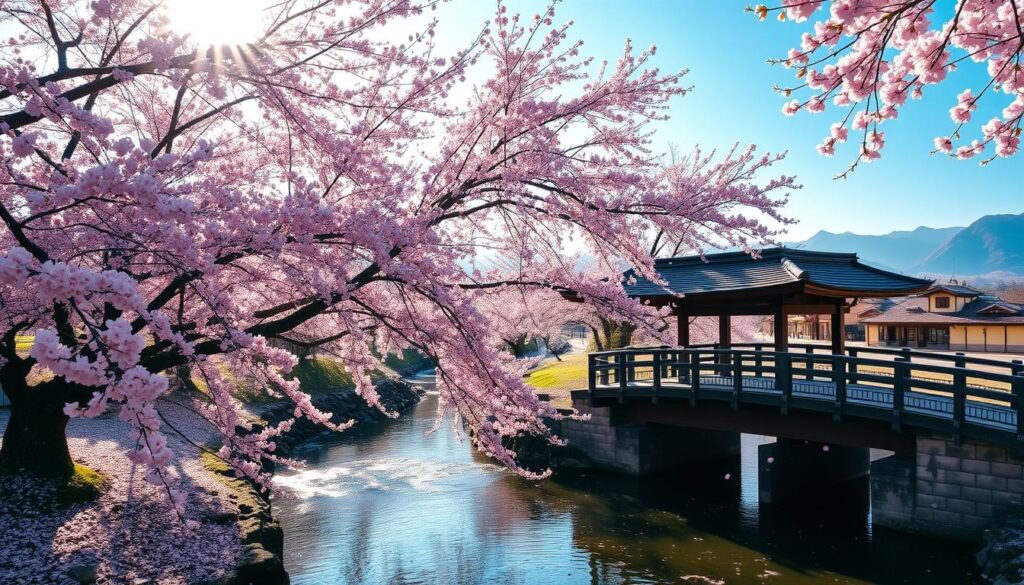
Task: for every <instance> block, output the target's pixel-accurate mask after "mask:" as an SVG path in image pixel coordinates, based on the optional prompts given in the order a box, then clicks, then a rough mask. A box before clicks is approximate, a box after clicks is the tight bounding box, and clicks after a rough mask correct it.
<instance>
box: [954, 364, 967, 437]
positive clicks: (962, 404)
mask: <svg viewBox="0 0 1024 585" xmlns="http://www.w3.org/2000/svg"><path fill="white" fill-rule="evenodd" d="M953 363H954V365H955V366H956V369H957V372H956V373H955V374H953V442H954V443H956V444H957V445H959V444H960V439H961V438H962V436H963V430H964V429H963V426H964V418H965V417H966V410H967V371H966V368H967V356H966V355H965V354H964V353H963V352H957V354H956V358H955V359H954V360H953Z"/></svg>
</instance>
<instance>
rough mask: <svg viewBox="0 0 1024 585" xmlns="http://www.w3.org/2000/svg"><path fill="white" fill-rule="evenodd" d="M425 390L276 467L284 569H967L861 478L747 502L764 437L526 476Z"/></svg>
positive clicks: (417, 579)
mask: <svg viewBox="0 0 1024 585" xmlns="http://www.w3.org/2000/svg"><path fill="white" fill-rule="evenodd" d="M436 404H437V398H436V396H433V395H427V396H426V397H425V398H424V400H423V401H422V402H420V403H419V404H418V405H417V406H416V407H415V408H414V409H412V410H410V411H409V412H406V413H404V414H403V416H402V417H401V418H399V419H398V420H397V421H394V422H389V423H385V424H383V425H377V426H375V427H367V428H363V429H358V428H357V429H353V430H351V431H348V432H346V433H344V435H343V436H339V438H338V439H336V440H332V441H331V442H325V443H320V444H314V445H310V446H308V447H307V448H305V449H304V450H303V451H302V452H299V453H296V455H298V456H300V457H303V458H306V459H308V466H307V467H306V468H305V469H301V470H281V471H280V472H279V473H278V475H277V478H276V479H275V483H276V484H277V490H276V491H277V495H276V496H275V499H274V511H275V516H277V517H278V518H279V519H280V521H281V524H282V526H283V528H284V533H285V549H284V558H285V566H286V568H287V569H288V572H289V573H290V574H291V577H292V583H294V584H296V585H327V584H331V585H341V584H362V583H367V584H378V583H380V584H385V583H393V584H412V583H422V584H431V585H432V584H449V583H452V584H477V583H480V584H505V583H509V584H534V583H538V584H546V583H553V584H561V583H565V584H576V583H587V584H605V583H607V584H619V583H622V584H626V583H637V584H640V583H697V584H704V585H708V584H723V585H724V584H729V585H732V584H738V585H739V584H748V583H749V584H778V585H791V584H792V585H798V584H817V583H850V584H852V583H927V584H929V585H942V584H950V585H954V584H955V585H966V584H970V583H976V582H978V577H977V575H976V569H975V567H974V563H973V558H972V552H973V551H972V550H971V549H970V548H967V547H962V546H958V545H952V544H948V543H943V542H939V541H934V540H928V539H923V538H916V537H912V536H909V535H906V534H902V533H898V532H892V531H888V530H884V529H881V528H872V526H871V523H870V514H871V510H870V504H869V501H868V500H869V498H868V490H867V483H866V480H865V481H855V482H851V483H850V484H849V485H847V486H845V487H844V488H842V489H841V490H838V491H830V492H829V493H828V494H823V495H822V497H810V498H807V499H805V500H802V501H800V502H796V503H792V504H789V505H775V506H759V505H758V503H757V468H756V454H757V445H758V444H760V443H762V442H765V441H768V440H770V439H767V438H764V437H757V436H746V435H745V436H744V437H743V453H742V456H741V460H740V462H739V463H738V464H737V462H735V461H734V462H726V463H723V464H722V466H720V467H719V466H715V465H712V466H699V467H693V468H689V469H684V470H681V471H679V472H676V473H674V474H671V475H665V476H661V477H653V478H652V477H648V478H641V479H637V478H627V477H621V476H616V475H611V474H603V473H598V472H595V471H577V472H568V471H562V472H559V473H558V474H557V475H556V477H555V478H553V479H550V480H547V481H543V482H532V481H526V480H524V479H522V478H520V477H517V476H515V475H512V474H511V473H509V472H507V471H504V470H503V469H501V468H499V467H497V466H495V465H493V464H491V463H489V462H488V460H487V459H486V458H484V457H481V456H479V454H477V453H475V452H474V450H473V449H472V447H471V446H470V445H469V443H468V442H460V441H459V440H458V439H457V438H456V436H455V433H454V432H453V431H452V429H451V428H450V426H449V425H443V426H442V427H441V429H439V430H438V431H437V432H434V433H428V431H429V430H430V428H431V427H432V425H433V420H434V419H433V417H434V410H435V407H436ZM737 465H738V468H739V469H740V472H739V473H738V474H737V473H735V469H736V468H737ZM729 469H732V470H733V472H732V473H731V474H730V475H729V478H728V479H726V477H725V473H726V472H727V471H728V470H729ZM737 476H738V477H737Z"/></svg>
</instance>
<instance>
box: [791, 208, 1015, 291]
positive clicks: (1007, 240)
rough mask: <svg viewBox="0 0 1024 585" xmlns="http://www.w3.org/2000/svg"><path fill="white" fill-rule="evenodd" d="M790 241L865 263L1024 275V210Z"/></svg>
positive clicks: (919, 270)
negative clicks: (963, 221)
mask: <svg viewBox="0 0 1024 585" xmlns="http://www.w3.org/2000/svg"><path fill="white" fill-rule="evenodd" d="M786 245H787V246H790V247H795V248H806V249H809V250H818V251H822V252H855V253H857V254H858V256H859V257H860V259H861V260H862V261H863V262H865V263H866V264H870V265H872V266H876V267H878V268H883V269H886V270H892V271H896V272H903V273H906V274H923V275H930V276H939V277H942V276H950V277H952V276H956V277H963V276H985V275H993V274H999V275H1000V276H1020V277H1024V213H1021V214H1012V213H1007V214H993V215H985V216H982V217H980V218H978V219H977V220H975V221H974V222H972V223H971V224H970V225H968V226H966V227H945V228H933V227H929V226H918V227H916V228H914V229H912V230H897V231H893V232H889V233H887V234H879V235H868V234H856V233H853V232H850V231H845V232H841V233H834V232H830V231H828V230H819V231H818V232H816V233H815V234H814V235H812V236H811V237H809V238H807V239H806V240H803V241H801V242H791V243H787V244H786Z"/></svg>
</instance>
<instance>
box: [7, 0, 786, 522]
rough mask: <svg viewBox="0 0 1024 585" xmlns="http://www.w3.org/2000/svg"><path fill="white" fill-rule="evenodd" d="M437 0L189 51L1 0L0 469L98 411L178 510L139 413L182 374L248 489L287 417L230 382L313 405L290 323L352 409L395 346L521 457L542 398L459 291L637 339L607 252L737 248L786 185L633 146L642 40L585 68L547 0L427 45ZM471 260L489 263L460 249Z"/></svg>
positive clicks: (303, 20) (642, 127)
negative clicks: (297, 376)
mask: <svg viewBox="0 0 1024 585" xmlns="http://www.w3.org/2000/svg"><path fill="white" fill-rule="evenodd" d="M432 7H433V3H432V2H415V1H411V0H359V1H357V0H286V1H283V2H276V3H272V4H269V5H268V8H266V10H265V12H264V14H263V19H262V22H263V28H262V30H261V31H260V33H259V34H257V35H256V36H255V37H254V38H253V39H252V40H251V42H250V43H247V44H241V45H235V46H216V45H214V46H202V45H200V44H198V43H196V42H195V41H193V40H192V39H191V38H190V37H188V36H187V35H183V34H182V33H181V32H180V31H176V30H175V28H174V27H172V26H171V25H170V23H169V21H168V19H167V18H166V15H165V13H164V12H165V11H164V7H163V6H162V4H161V3H160V2H158V1H147V0H96V1H91V2H89V1H84V0H78V1H76V0H24V1H6V2H0V14H2V16H0V30H3V31H5V32H6V31H13V32H11V33H9V34H10V35H11V36H10V37H9V39H6V40H7V47H8V48H7V49H5V50H4V52H3V56H2V58H0V59H2V60H0V85H2V89H0V100H2V101H0V103H2V104H3V105H2V108H3V109H2V112H3V113H2V115H0V133H2V135H3V136H2V137H0V160H2V161H3V166H2V168H0V184H2V185H3V188H2V191H0V220H2V222H3V228H2V230H0V309H2V310H0V363H2V366H0V379H2V380H3V385H4V390H5V391H6V392H7V394H8V396H9V397H10V400H11V403H12V410H11V417H10V422H9V424H8V426H7V429H6V432H5V435H4V439H3V446H2V451H0V466H2V467H4V468H7V469H20V470H23V471H24V472H34V473H41V474H51V475H61V474H67V473H70V471H71V465H72V459H71V454H70V453H69V451H68V447H67V442H66V440H65V437H64V429H65V425H66V423H67V421H68V417H94V416H97V415H99V414H101V413H104V412H107V411H113V412H116V413H117V414H118V416H119V417H120V418H121V419H122V420H123V421H124V423H125V428H126V431H127V432H128V433H130V436H131V437H132V438H133V439H134V443H135V445H136V446H135V448H134V449H133V450H132V452H131V453H130V456H131V457H132V459H133V460H135V461H137V462H138V463H140V464H144V465H146V466H148V468H149V469H150V471H149V474H148V479H149V480H150V481H152V482H153V483H154V484H156V485H165V486H166V487H167V491H168V494H169V496H170V497H171V499H172V500H173V501H175V502H176V503H179V505H180V502H181V500H182V497H181V494H180V493H178V492H177V491H176V490H175V488H174V486H173V484H172V482H170V480H168V479H167V476H166V475H165V472H164V470H165V466H166V465H167V464H168V463H169V462H170V461H171V460H172V458H173V456H174V455H173V453H171V452H170V450H169V449H168V448H167V446H166V439H165V437H164V435H163V432H164V431H163V430H162V422H161V417H160V405H161V400H162V399H163V397H164V396H165V395H166V394H167V393H168V392H169V391H171V390H169V386H170V383H169V379H170V378H171V377H172V373H173V372H181V373H183V375H184V376H185V377H186V378H187V380H186V381H187V382H188V383H186V384H184V386H185V387H191V388H193V391H192V393H191V395H190V396H191V398H192V399H193V400H194V402H195V404H194V409H195V411H196V412H197V414H198V415H199V416H202V417H203V418H205V419H206V420H207V421H208V422H209V424H211V425H213V426H214V427H215V428H216V429H217V430H218V431H219V432H220V434H221V436H222V437H223V445H224V446H223V448H222V449H221V450H220V452H219V455H220V456H221V457H223V458H224V459H225V460H227V461H229V462H230V463H231V464H232V465H234V466H235V468H236V469H237V470H238V471H239V472H240V473H243V474H245V475H247V476H248V477H251V478H253V479H255V480H265V477H264V476H263V474H262V471H261V469H262V467H263V463H264V462H265V461H266V460H274V459H275V458H276V455H275V454H274V446H275V438H276V437H277V436H279V435H280V434H281V433H284V432H287V430H288V429H289V427H290V426H291V424H292V423H293V421H292V420H288V421H284V422H282V423H280V424H278V425H272V426H269V427H266V428H262V429H259V430H258V431H257V430H255V429H254V428H253V427H251V426H250V424H249V422H248V421H247V420H246V417H245V416H244V412H243V410H242V408H241V406H240V405H239V404H238V402H237V401H236V400H235V398H234V396H233V391H234V385H235V384H236V383H237V381H238V380H243V379H244V380H246V383H247V384H253V385H257V386H261V387H263V388H264V389H265V390H266V392H268V393H271V394H273V395H278V396H283V397H286V398H287V399H289V400H291V401H292V402H294V404H295V411H294V414H295V417H296V418H300V417H301V418H307V419H311V420H313V421H316V422H320V423H323V424H326V425H330V423H329V414H330V413H326V412H320V411H318V410H317V409H316V408H315V407H314V406H313V405H312V404H311V402H310V397H309V396H308V395H307V394H305V393H303V392H302V391H301V390H300V389H299V387H298V384H297V382H296V381H294V380H292V379H290V378H289V377H288V372H289V370H290V368H291V367H292V366H293V365H294V364H295V362H296V360H295V357H294V356H293V355H292V354H291V353H290V352H288V351H286V350H284V349H281V347H287V346H288V344H299V345H300V346H302V347H307V348H312V347H324V348H329V349H330V351H331V352H332V353H334V354H335V355H338V356H340V357H341V358H342V359H343V360H344V362H345V364H346V368H347V369H348V370H349V372H350V373H351V374H352V376H353V380H354V382H355V384H356V388H357V391H358V392H359V393H360V394H361V395H362V396H363V397H364V398H365V399H366V400H367V401H369V402H370V403H371V404H377V396H376V393H375V390H374V386H373V383H372V381H371V377H370V372H371V371H372V370H373V369H374V368H375V367H376V366H379V364H380V356H381V355H384V354H387V353H390V352H397V351H400V350H402V349H405V348H417V349H419V350H420V351H422V352H424V353H425V354H427V355H428V356H429V357H430V358H432V359H433V360H434V361H435V362H436V363H437V376H438V390H439V397H440V399H439V405H440V406H439V414H438V416H439V417H440V416H443V415H445V414H450V415H452V416H454V417H455V419H456V422H460V423H465V424H467V425H469V426H470V427H471V428H472V430H473V432H472V433H471V436H472V440H473V441H474V443H475V445H476V446H477V447H478V448H479V449H480V450H481V451H483V452H485V453H486V454H488V455H489V456H491V457H493V458H495V459H496V460H498V461H500V462H501V463H503V464H505V465H507V466H509V467H510V468H512V469H515V470H517V471H519V472H521V473H528V472H526V471H524V470H522V469H520V468H519V466H518V465H517V463H516V457H515V453H514V452H513V451H511V450H510V449H509V448H507V447H505V446H504V445H506V444H509V443H508V442H507V441H505V442H503V438H508V437H515V436H520V435H539V436H542V437H546V438H548V439H550V440H552V441H557V438H555V437H552V436H551V435H550V431H549V430H548V429H547V427H546V426H545V425H544V423H543V419H544V418H545V417H558V416H560V415H559V414H558V412H557V411H555V409H553V408H552V407H551V406H549V405H547V404H546V403H544V402H540V401H538V400H537V399H536V397H535V396H534V393H533V392H532V391H531V389H530V388H529V387H527V386H526V385H525V384H524V382H523V380H522V378H521V376H520V375H519V374H518V373H517V372H516V371H515V370H514V368H510V367H508V365H507V363H506V358H505V357H503V356H505V355H506V354H504V353H503V352H500V351H499V350H498V348H497V347H496V346H495V345H494V344H493V343H490V341H492V340H493V339H494V338H495V336H496V335H500V333H501V332H500V331H496V329H499V328H502V327H505V325H503V324H502V323H501V322H500V320H496V319H493V318H491V317H488V314H487V312H486V311H484V310H482V308H481V305H480V296H479V295H480V294H481V292H483V291H488V290H493V289H499V288H502V287H514V288H516V289H520V290H539V291H557V292H559V293H560V294H572V295H574V296H575V298H577V299H579V300H581V301H583V302H585V303H587V304H589V305H591V306H599V307H601V308H602V311H604V312H605V314H609V315H617V316H619V318H620V319H623V320H631V321H634V322H636V323H637V326H638V327H639V328H641V329H644V328H647V329H651V330H653V329H654V328H656V327H657V319H658V318H660V316H659V315H658V314H657V312H656V311H654V310H653V309H651V308H649V307H644V306H642V305H640V304H639V303H638V302H636V301H634V300H631V299H629V298H627V297H626V296H625V295H624V293H623V289H622V285H621V271H622V269H621V266H622V264H623V263H627V264H629V265H631V266H634V267H636V269H637V270H638V271H639V272H640V273H641V274H644V275H652V270H653V262H652V259H651V255H650V254H649V253H648V250H647V249H646V247H645V242H646V241H647V239H646V238H647V237H648V236H649V234H651V233H653V232H657V231H664V232H665V233H668V234H673V237H679V238H685V239H686V240H687V241H688V242H692V243H693V244H694V245H701V244H704V245H711V244H713V243H717V242H723V241H724V242H727V243H729V244H731V245H737V246H743V247H746V246H752V245H756V244H757V243H759V242H762V241H765V240H769V239H771V238H772V237H773V236H774V235H775V232H774V231H773V229H772V228H770V227H768V224H769V223H771V224H774V225H779V222H783V221H784V219H783V218H782V217H781V216H780V215H779V212H780V206H781V205H782V204H783V203H784V201H785V198H784V197H783V196H782V195H783V194H784V192H785V191H786V190H788V189H790V188H791V187H793V186H794V185H793V180H792V178H790V177H781V178H777V179H771V180H767V181H762V180H761V179H760V177H759V176H758V175H759V173H760V172H761V171H764V170H766V169H767V168H768V167H771V166H772V164H773V163H774V162H776V161H777V160H778V157H776V156H772V155H761V154H757V153H755V151H754V150H753V149H749V150H743V151H738V152H733V153H729V154H727V155H726V156H724V157H719V159H718V161H717V162H712V161H710V160H709V161H708V162H707V163H706V164H705V165H704V166H703V167H701V168H700V169H699V171H698V172H696V173H694V172H693V169H687V168H675V167H673V168H668V169H666V168H664V167H663V166H662V165H660V164H659V163H658V156H657V153H656V152H654V151H653V146H652V142H651V140H652V137H651V132H652V130H653V128H654V127H655V126H656V125H657V123H658V122H659V121H661V120H663V119H664V118H665V110H666V107H667V104H668V102H669V100H671V99H673V98H676V97H679V96H682V95H683V94H684V93H685V90H684V89H683V88H682V87H681V86H680V79H681V73H662V72H659V71H658V70H656V69H653V68H651V67H650V66H649V64H648V61H649V59H650V57H651V55H652V54H653V53H654V49H653V48H652V49H649V50H645V51H639V52H638V51H635V50H634V49H633V48H632V47H631V46H630V44H629V43H628V42H627V43H626V45H625V48H624V50H623V52H622V54H621V55H620V56H619V58H618V59H617V60H615V61H613V62H610V63H606V62H597V61H594V60H593V59H592V58H590V57H586V56H584V55H583V54H582V43H581V42H579V41H573V40H571V38H570V32H571V31H570V26H569V25H560V24H556V23H555V22H554V19H555V12H554V9H553V8H552V9H549V10H548V11H547V12H545V13H543V14H540V15H537V16H535V17H533V18H520V17H519V16H516V15H513V14H510V13H509V12H508V11H507V9H506V7H505V6H504V5H503V4H500V3H499V4H498V5H497V12H496V15H495V17H494V19H493V21H491V22H490V23H488V24H487V25H486V26H485V27H483V28H482V29H481V30H480V32H479V34H478V35H477V36H476V37H475V39H474V40H473V41H472V42H470V43H469V44H468V45H467V46H465V47H464V48H463V49H462V50H459V51H457V52H455V53H454V54H450V55H443V54H440V51H439V49H438V48H437V46H436V44H435V34H436V31H437V30H438V23H437V22H436V21H434V20H430V16H429V15H430V8H432ZM410 31H411V32H410ZM470 79H474V80H477V81H475V82H473V83H472V85H470V83H471V82H470V81H467V80H470ZM677 175H678V176H677ZM687 176H689V177H690V178H691V179H692V180H690V181H687V180H682V179H684V178H685V177H687ZM766 220H771V221H766ZM570 244H571V245H572V247H573V249H579V250H581V251H580V252H579V253H577V254H568V253H566V252H565V250H566V249H567V248H569V247H570ZM485 253H486V254H494V255H498V256H500V257H502V258H503V259H505V260H506V261H507V262H506V265H505V266H504V267H503V268H502V269H501V270H488V271H485V272H482V271H479V270H472V269H467V268H466V267H467V266H469V265H471V264H472V262H473V261H474V260H475V259H476V258H478V257H479V256H480V255H482V254H485ZM582 254H586V255H587V257H588V258H590V259H591V260H592V261H591V264H592V269H591V270H589V271H587V272H585V273H584V272H581V271H579V270H576V269H575V267H576V266H577V263H578V261H579V258H580V256H581V255H582ZM26 335H28V336H34V341H33V343H32V346H31V350H30V351H29V352H28V353H27V354H26V353H24V352H22V353H19V352H18V351H17V349H16V340H17V338H18V337H19V336H26ZM278 342H281V343H278ZM183 391H184V390H183ZM332 426H333V428H343V427H344V426H345V425H332ZM239 429H243V430H245V431H248V432H243V431H242V430H239Z"/></svg>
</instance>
